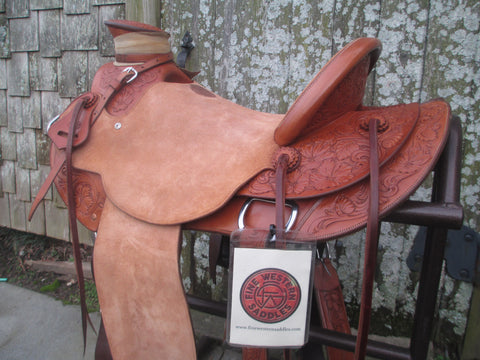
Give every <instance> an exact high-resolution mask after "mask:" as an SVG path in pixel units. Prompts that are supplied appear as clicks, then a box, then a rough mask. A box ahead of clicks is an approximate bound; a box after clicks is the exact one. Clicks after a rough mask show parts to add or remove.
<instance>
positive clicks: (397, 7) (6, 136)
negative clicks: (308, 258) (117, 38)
mask: <svg viewBox="0 0 480 360" xmlns="http://www.w3.org/2000/svg"><path fill="white" fill-rule="evenodd" d="M126 14H127V15H126ZM125 16H127V18H129V19H132V20H140V21H145V22H148V23H151V24H153V25H160V26H161V27H163V28H164V29H166V30H167V31H169V32H170V33H171V35H172V38H171V43H172V45H173V50H174V52H175V51H177V49H178V45H179V44H180V41H181V38H182V36H183V34H184V33H185V31H186V30H188V31H190V32H191V34H192V36H193V38H194V41H195V45H196V48H195V50H194V51H193V52H192V54H191V57H190V59H189V62H188V64H187V67H188V68H189V69H191V70H201V73H200V75H199V76H198V77H197V81H199V82H200V83H201V84H203V85H205V86H206V87H208V88H210V89H212V90H213V91H215V92H217V93H219V94H220V95H222V96H224V97H226V98H228V99H230V100H233V101H235V102H237V103H239V104H241V105H244V106H247V107H249V108H253V109H257V110H262V111H268V112H275V113H283V112H285V111H286V110H287V109H288V107H289V106H290V104H292V102H293V101H294V100H295V98H296V97H297V95H298V94H299V93H300V92H301V91H302V90H303V88H304V87H305V85H306V84H307V83H308V82H309V81H310V79H311V78H312V77H313V76H314V75H315V73H316V72H318V71H319V70H320V69H321V67H322V66H323V65H324V64H325V63H326V62H327V61H328V60H329V59H330V58H331V56H332V55H333V54H334V53H335V52H336V51H338V50H339V49H341V48H342V47H343V46H344V45H346V44H347V43H348V42H349V41H351V40H353V39H355V38H357V37H361V36H372V37H378V38H380V40H381V41H382V42H383V52H382V55H381V57H380V59H379V61H378V64H377V67H376V69H375V70H374V72H373V73H372V75H371V76H370V79H369V83H368V91H367V94H366V97H365V103H366V104H367V105H370V104H373V105H390V104H396V103H401V102H412V101H427V100H428V99H432V98H437V97H443V98H445V99H446V100H447V101H449V102H450V104H451V107H452V110H453V112H454V113H455V114H457V115H458V116H459V117H460V119H461V121H462V125H463V130H464V139H465V142H464V159H463V161H464V163H463V169H462V202H463V205H464V206H465V224H466V225H468V226H470V227H472V228H473V229H476V230H479V226H480V216H479V214H478V210H477V208H478V206H477V204H478V202H479V197H480V181H479V180H478V179H479V175H480V165H479V161H478V160H479V156H480V155H479V153H480V151H479V150H480V142H479V140H478V133H479V131H480V105H479V104H480V101H479V99H480V92H479V84H480V46H479V43H480V34H479V32H480V3H479V2H478V1H477V0H370V1H366V0H359V1H354V0H345V1H333V0H322V1H318V0H306V1H294V0H276V1H273V0H269V1H262V0H247V1H240V0H226V1H220V0H219V1H215V0H209V1H207V0H167V1H157V0H141V1H140V0H135V1H134V0H127V1H120V0H88V1H84V0H0V144H1V147H0V151H1V153H0V154H1V158H0V164H1V168H0V226H7V227H12V228H15V229H19V230H24V231H30V232H34V233H39V234H47V235H49V236H52V237H56V238H61V239H68V238H69V230H68V226H67V224H68V220H67V214H66V209H65V207H64V205H63V203H62V201H61V200H60V199H59V198H58V195H57V194H56V192H54V191H51V192H50V194H49V195H48V197H47V200H46V201H45V202H44V203H43V204H42V205H41V206H40V208H39V210H38V211H37V213H36V214H35V217H34V219H33V221H32V222H27V221H26V214H27V213H28V210H29V208H30V205H31V202H32V200H33V198H34V197H35V195H36V194H37V192H38V189H39V187H40V185H41V183H42V182H43V181H44V179H45V178H46V176H47V174H48V171H49V160H48V147H49V142H48V139H47V138H46V136H45V129H46V124H47V123H48V121H49V120H50V119H51V118H53V117H54V116H55V115H57V114H58V113H60V112H61V111H62V110H63V109H65V108H66V106H67V105H68V104H69V103H70V101H71V99H72V98H73V97H75V96H77V95H78V94H80V93H82V92H85V91H87V90H88V89H89V87H90V83H91V81H92V78H93V75H94V73H95V71H96V70H97V69H98V67H99V66H100V65H102V64H103V63H105V62H107V61H111V59H112V58H111V56H112V55H113V43H112V41H111V38H110V36H109V34H108V33H107V31H106V29H105V27H104V26H103V20H104V19H111V18H124V17H125ZM159 22H160V23H159ZM429 193H430V185H429V184H426V185H425V186H423V187H422V188H421V189H419V191H418V192H417V194H416V195H415V197H416V198H418V199H424V200H427V199H428V197H429ZM382 230H383V236H382V239H381V245H380V259H379V271H378V274H379V276H378V278H377V283H376V289H375V303H374V309H375V311H376V314H377V317H376V318H377V319H378V318H379V317H378V315H380V314H387V315H386V316H384V317H380V319H381V321H377V322H376V323H375V324H374V328H375V330H376V332H377V333H382V334H388V333H396V334H401V333H402V331H400V327H401V326H403V325H404V324H405V322H404V320H403V319H407V320H408V319H409V318H410V317H411V314H412V311H413V306H414V299H415V294H416V287H417V284H418V276H417V274H415V273H412V272H411V271H410V269H409V268H408V267H407V265H406V262H405V259H406V258H407V256H408V253H409V251H410V248H411V246H412V242H413V237H414V235H415V233H416V230H417V229H416V228H414V227H407V226H399V225H391V224H383V226H382ZM362 235H363V234H358V235H354V236H350V237H349V238H347V239H341V242H337V246H336V247H335V250H336V251H334V252H333V253H334V255H336V258H335V262H336V265H337V268H338V272H339V275H340V277H341V280H342V283H343V285H344V289H345V291H344V293H345V297H346V300H347V302H348V303H349V306H350V307H352V308H354V305H355V304H356V303H357V302H358V298H359V292H360V286H361V284H360V282H361V276H360V275H361V267H362V260H361V259H362V258H363V255H362V249H363V242H362V239H363V237H362ZM82 237H83V239H84V241H88V238H89V234H88V232H87V231H85V230H84V231H83V233H82ZM184 238H185V239H186V240H187V241H185V249H184V252H183V258H182V266H183V271H184V274H185V285H186V288H187V290H189V291H192V292H195V293H202V294H204V295H206V296H212V297H213V298H216V299H221V298H224V297H225V290H226V286H225V284H226V272H225V271H224V270H222V269H220V268H219V269H218V276H217V285H216V286H215V285H213V283H212V281H211V280H210V279H209V276H208V272H207V271H206V270H207V266H208V261H207V260H208V257H207V255H208V236H207V235H205V234H192V233H190V232H186V233H185V234H184ZM192 263H193V266H191V264H192ZM471 294H472V285H471V284H468V283H465V282H458V281H453V280H452V279H451V278H450V277H449V276H447V275H445V276H444V277H443V279H442V292H441V295H440V299H439V304H440V305H439V306H440V309H439V314H440V321H439V323H438V324H439V325H438V326H439V329H440V328H441V329H442V330H441V331H439V332H438V333H439V334H440V336H441V337H449V339H447V340H445V341H446V343H448V344H449V345H452V344H451V343H452V342H453V343H457V344H460V345H461V338H462V336H463V334H464V331H465V326H466V321H467V313H468V309H469V306H470V299H471ZM398 319H402V320H401V321H398ZM452 346H454V345H452Z"/></svg>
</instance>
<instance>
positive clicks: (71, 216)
mask: <svg viewBox="0 0 480 360" xmlns="http://www.w3.org/2000/svg"><path fill="white" fill-rule="evenodd" d="M84 104H85V103H84V102H83V101H82V102H78V103H77V104H76V106H75V108H74V110H73V116H72V121H71V123H70V129H69V132H68V137H67V147H66V154H65V157H66V167H67V196H68V220H69V223H70V230H71V236H72V244H73V257H74V260H75V269H76V272H77V277H78V288H79V290H80V308H81V312H82V331H83V353H84V354H85V350H86V347H87V321H88V322H89V323H90V326H91V327H92V329H94V331H95V328H94V326H93V324H92V320H91V319H90V316H89V315H88V311H87V302H86V296H85V280H84V277H83V269H82V258H81V255H80V241H79V238H78V228H77V217H76V213H75V210H76V207H75V188H74V184H73V165H72V151H73V139H74V137H75V129H76V126H77V119H78V115H79V113H80V111H81V110H82V108H83V106H84ZM95 333H96V331H95Z"/></svg>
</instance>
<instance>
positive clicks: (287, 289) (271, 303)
mask: <svg viewBox="0 0 480 360" xmlns="http://www.w3.org/2000/svg"><path fill="white" fill-rule="evenodd" d="M300 297H301V292H300V286H299V285H298V282H297V280H296V279H295V278H294V277H293V276H292V275H290V274H289V273H288V272H286V271H284V270H281V269H274V268H271V269H262V270H258V271H256V272H254V273H253V274H251V275H250V276H249V277H248V278H247V279H246V280H245V281H244V283H243V285H242V288H241V290H240V302H241V304H242V307H243V309H244V310H245V312H246V313H247V314H248V315H249V316H250V317H251V318H253V319H255V320H258V321H261V322H264V323H277V322H280V321H282V320H285V319H287V318H288V317H289V316H291V315H292V314H293V313H294V312H295V310H296V309H297V307H298V305H299V304H300Z"/></svg>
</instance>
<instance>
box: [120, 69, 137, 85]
mask: <svg viewBox="0 0 480 360" xmlns="http://www.w3.org/2000/svg"><path fill="white" fill-rule="evenodd" d="M122 72H126V73H130V72H133V76H132V77H131V78H130V79H128V80H127V84H129V83H131V82H132V81H133V80H135V79H136V78H137V76H138V71H137V70H135V68H134V67H133V66H129V67H127V68H125V69H123V71H122Z"/></svg>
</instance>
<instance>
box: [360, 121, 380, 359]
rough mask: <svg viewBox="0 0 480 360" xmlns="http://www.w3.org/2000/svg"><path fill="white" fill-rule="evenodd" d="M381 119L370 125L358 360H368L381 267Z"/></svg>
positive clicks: (370, 122) (371, 122)
mask: <svg viewBox="0 0 480 360" xmlns="http://www.w3.org/2000/svg"><path fill="white" fill-rule="evenodd" d="M378 123H379V121H378V119H370V121H369V126H368V128H369V145H370V198H369V210H368V221H367V234H366V238H365V258H364V265H363V267H364V272H363V280H362V296H361V302H360V304H361V306H360V318H359V324H358V334H357V341H356V344H355V360H363V359H365V356H366V351H367V341H368V331H369V330H370V317H371V313H372V295H373V282H374V277H375V267H376V263H377V248H378V240H379V235H380V233H379V232H380V221H379V160H378V147H377V146H378V139H377V130H378Z"/></svg>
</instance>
